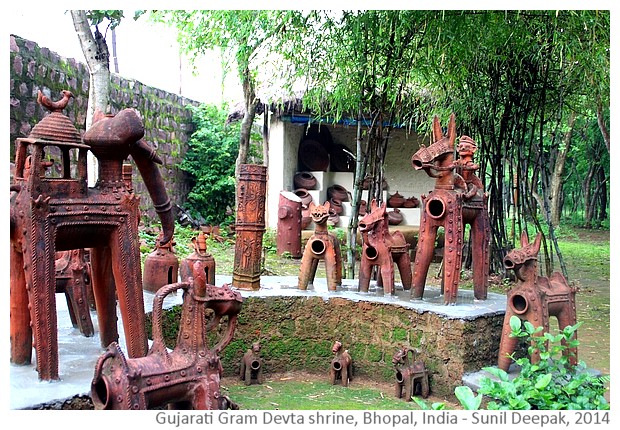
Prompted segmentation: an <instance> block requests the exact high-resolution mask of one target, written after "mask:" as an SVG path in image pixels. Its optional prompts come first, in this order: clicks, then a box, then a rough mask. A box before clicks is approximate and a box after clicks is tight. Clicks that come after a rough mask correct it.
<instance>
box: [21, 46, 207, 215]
mask: <svg viewBox="0 0 620 430" xmlns="http://www.w3.org/2000/svg"><path fill="white" fill-rule="evenodd" d="M9 85H10V139H11V140H10V142H11V144H10V145H9V146H10V160H11V161H13V160H14V158H15V148H14V142H15V139H17V138H18V137H27V136H28V135H29V134H30V131H31V130H32V127H34V125H35V124H37V123H38V122H39V121H41V119H43V117H44V116H45V115H46V114H47V111H46V110H45V109H44V108H42V107H41V106H39V104H38V103H37V94H38V91H39V90H41V91H43V92H45V93H46V94H51V96H52V99H54V100H57V99H60V98H61V95H60V92H61V91H62V90H69V91H71V92H72V93H73V95H74V96H75V98H74V99H72V100H71V101H70V102H69V105H68V107H67V109H65V111H64V114H65V115H67V116H68V117H69V118H70V119H71V121H72V122H73V124H74V125H75V127H76V128H77V129H78V130H80V131H81V132H83V131H84V129H85V126H86V115H87V106H88V89H89V72H88V68H87V66H86V65H85V64H83V63H81V62H79V61H76V60H75V59H73V58H64V57H62V56H60V55H58V54H57V53H55V52H53V51H50V50H49V49H48V48H45V47H40V46H39V45H37V44H36V43H35V42H32V41H29V40H26V39H23V38H21V37H19V36H15V35H11V40H10V84H9ZM111 100H112V113H113V114H114V113H117V112H119V111H120V110H122V109H124V108H135V109H137V110H138V111H140V113H141V114H142V117H143V119H144V126H145V136H144V140H145V141H146V142H147V143H148V144H149V145H151V146H152V147H154V148H155V149H156V150H157V153H158V155H159V156H160V157H161V158H162V160H163V165H162V166H160V171H161V174H162V177H163V178H164V181H165V183H166V188H167V191H168V195H169V197H170V199H171V200H172V202H173V203H178V204H179V205H182V204H183V202H185V199H186V196H187V193H188V192H189V183H188V181H187V177H186V175H185V173H184V172H182V171H181V170H180V169H179V168H178V164H179V163H180V161H181V160H182V158H183V156H184V154H185V153H186V152H187V148H188V145H187V142H188V140H189V138H190V136H191V133H192V132H193V127H192V123H191V119H192V114H191V112H190V111H189V109H187V106H188V105H195V106H197V105H198V104H199V103H198V102H197V101H194V100H190V99H187V98H185V97H181V96H179V95H177V94H172V93H168V92H166V91H162V90H160V89H157V88H153V87H149V86H147V85H144V84H142V83H141V82H139V81H136V80H133V79H126V78H123V77H122V76H119V75H117V74H114V73H112V89H111ZM133 170H134V175H133V177H134V188H135V189H136V192H137V194H139V195H140V196H142V198H141V201H140V209H141V211H142V214H143V215H144V216H147V217H149V218H152V219H155V220H156V219H157V217H156V214H155V210H154V209H153V207H152V206H153V205H152V202H151V199H150V197H149V195H148V192H147V190H146V188H145V187H144V183H143V182H142V179H141V178H140V175H139V173H138V170H137V168H135V167H134V169H133Z"/></svg>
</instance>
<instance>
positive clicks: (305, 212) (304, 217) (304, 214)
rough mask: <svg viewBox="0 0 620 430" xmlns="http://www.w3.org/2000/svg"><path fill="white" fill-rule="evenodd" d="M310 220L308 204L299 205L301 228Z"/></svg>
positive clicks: (304, 227) (308, 223) (305, 226)
mask: <svg viewBox="0 0 620 430" xmlns="http://www.w3.org/2000/svg"><path fill="white" fill-rule="evenodd" d="M311 222H312V216H310V208H309V207H308V205H304V204H303V203H302V205H301V229H302V230H305V229H307V228H308V226H309V225H310V223H311Z"/></svg>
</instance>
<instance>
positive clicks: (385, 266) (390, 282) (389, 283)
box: [380, 256, 394, 294]
mask: <svg viewBox="0 0 620 430" xmlns="http://www.w3.org/2000/svg"><path fill="white" fill-rule="evenodd" d="M380 268H381V279H382V280H383V293H384V294H394V262H393V260H392V258H391V256H390V257H389V258H386V261H384V262H383V263H382V264H381V266H380Z"/></svg>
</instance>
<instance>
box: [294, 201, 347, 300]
mask: <svg viewBox="0 0 620 430" xmlns="http://www.w3.org/2000/svg"><path fill="white" fill-rule="evenodd" d="M329 209H330V203H329V201H327V202H325V203H324V204H322V205H315V204H314V203H312V202H310V215H311V216H312V221H314V224H315V225H316V227H315V230H314V234H313V235H312V236H311V237H310V238H309V239H308V242H306V246H305V248H304V253H303V256H302V258H301V266H300V267H299V282H298V288H299V289H300V290H306V289H307V288H308V284H311V283H312V282H313V281H314V277H315V275H316V269H317V267H318V265H319V261H324V262H325V272H326V276H327V288H328V289H329V290H330V291H336V289H337V287H339V286H340V285H341V284H342V256H341V255H340V243H339V242H338V238H337V237H336V236H335V235H333V234H332V233H330V232H329V231H328V230H327V219H328V218H329Z"/></svg>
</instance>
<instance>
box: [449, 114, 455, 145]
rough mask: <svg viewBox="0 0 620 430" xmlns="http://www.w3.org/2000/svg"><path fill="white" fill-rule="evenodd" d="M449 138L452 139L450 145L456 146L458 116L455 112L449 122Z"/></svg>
mask: <svg viewBox="0 0 620 430" xmlns="http://www.w3.org/2000/svg"><path fill="white" fill-rule="evenodd" d="M448 138H449V139H450V146H454V141H455V140H456V116H455V115H454V112H453V113H452V114H451V115H450V122H449V123H448Z"/></svg>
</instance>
